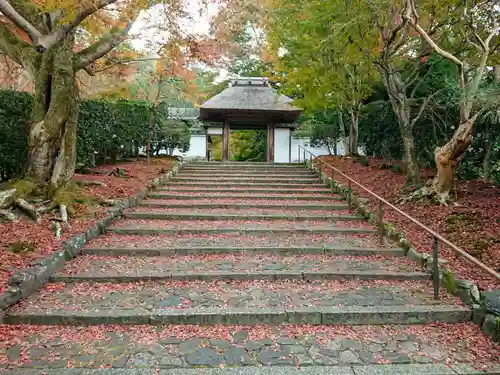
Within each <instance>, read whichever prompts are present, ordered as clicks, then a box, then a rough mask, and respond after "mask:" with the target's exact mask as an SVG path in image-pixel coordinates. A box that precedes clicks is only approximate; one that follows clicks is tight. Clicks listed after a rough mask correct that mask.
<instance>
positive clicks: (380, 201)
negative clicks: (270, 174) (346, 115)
mask: <svg viewBox="0 0 500 375" xmlns="http://www.w3.org/2000/svg"><path fill="white" fill-rule="evenodd" d="M298 153H299V163H300V162H303V163H307V162H308V161H309V166H310V168H311V169H313V161H314V159H317V160H318V162H317V163H318V169H319V171H320V176H321V173H322V172H323V170H324V168H325V167H328V168H330V170H331V179H332V182H333V181H334V180H335V179H334V177H335V174H338V175H340V176H342V177H344V178H345V179H346V180H347V185H348V191H347V205H348V207H349V210H351V209H352V196H351V195H352V185H353V184H354V185H356V186H358V187H359V188H361V189H362V190H364V191H366V192H367V193H368V194H369V195H370V196H372V197H373V198H375V199H376V201H377V222H378V225H379V241H380V242H381V243H383V242H384V235H385V233H384V225H383V220H384V211H383V206H384V205H385V206H387V207H389V208H390V209H392V210H393V211H395V212H397V213H398V214H400V215H401V216H404V217H405V218H407V219H408V220H410V221H411V222H412V223H413V224H415V225H417V226H418V227H419V228H420V229H422V230H424V231H425V232H427V233H428V234H429V235H431V236H432V238H433V244H432V248H433V254H432V262H433V263H432V280H433V285H434V298H435V299H439V285H440V284H439V243H440V242H441V243H443V244H446V245H448V246H449V247H450V248H451V249H452V250H453V251H454V252H455V253H457V254H459V255H461V256H463V257H464V258H466V259H467V260H469V261H470V262H472V263H474V264H475V265H476V266H478V267H480V268H482V269H483V270H484V271H486V272H487V273H488V274H490V275H491V276H493V277H495V278H496V279H498V280H500V274H499V273H498V272H496V271H495V270H493V269H492V268H490V267H488V266H487V265H486V264H484V263H482V262H481V261H479V260H477V259H476V258H474V257H473V256H472V255H470V254H469V253H467V252H466V251H465V250H463V249H461V248H459V247H458V246H457V245H455V244H454V243H452V242H450V241H449V240H447V239H446V238H444V237H443V236H441V235H440V234H439V233H437V232H435V231H433V230H432V229H431V228H429V227H427V226H426V225H424V224H422V223H421V222H420V221H418V220H417V219H415V218H413V217H411V216H410V215H409V214H407V213H406V212H404V211H403V210H401V209H400V208H398V207H396V206H394V205H393V204H392V203H389V202H388V201H387V200H385V199H384V198H382V197H381V196H379V195H377V194H376V193H374V192H373V191H371V190H370V189H368V188H367V187H366V186H363V185H362V184H360V183H359V182H357V181H355V180H353V179H352V178H351V177H349V176H347V175H346V174H345V173H342V172H341V171H340V170H339V169H337V168H335V167H334V166H333V165H331V164H329V163H327V162H325V161H322V160H321V159H319V158H318V156H316V155H314V154H313V153H312V152H311V151H309V150H307V149H306V148H304V147H303V146H300V145H299V150H298ZM301 154H302V159H301Z"/></svg>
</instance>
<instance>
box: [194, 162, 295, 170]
mask: <svg viewBox="0 0 500 375" xmlns="http://www.w3.org/2000/svg"><path fill="white" fill-rule="evenodd" d="M187 166H190V167H207V166H208V167H212V168H240V167H251V168H298V167H302V168H305V167H304V164H302V163H269V162H241V161H240V162H224V163H222V162H210V161H209V162H197V163H189V164H186V167H187Z"/></svg>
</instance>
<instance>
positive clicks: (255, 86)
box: [200, 78, 302, 123]
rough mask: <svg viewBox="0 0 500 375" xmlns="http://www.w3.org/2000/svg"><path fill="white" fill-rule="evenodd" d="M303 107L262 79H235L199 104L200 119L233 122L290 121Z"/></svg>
mask: <svg viewBox="0 0 500 375" xmlns="http://www.w3.org/2000/svg"><path fill="white" fill-rule="evenodd" d="M301 112H302V109H300V108H297V107H295V106H293V105H292V99H290V98H289V97H287V96H285V95H280V94H278V93H277V91H276V90H274V89H273V88H272V87H271V86H270V85H269V82H268V81H267V80H266V79H265V78H238V79H235V80H232V81H231V82H230V83H229V87H228V88H226V89H225V90H224V91H222V92H221V93H220V94H217V95H215V96H214V97H213V98H211V99H209V100H208V101H207V102H205V103H204V104H203V105H202V106H201V107H200V119H201V120H205V121H225V120H227V121H229V122H232V123H245V122H247V123H267V122H280V123H292V122H295V121H296V120H297V118H298V117H299V116H300V113H301Z"/></svg>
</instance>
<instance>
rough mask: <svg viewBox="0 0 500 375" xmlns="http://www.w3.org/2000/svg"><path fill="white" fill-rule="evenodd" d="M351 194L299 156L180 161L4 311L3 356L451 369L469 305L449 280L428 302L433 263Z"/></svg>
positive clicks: (145, 369)
mask: <svg viewBox="0 0 500 375" xmlns="http://www.w3.org/2000/svg"><path fill="white" fill-rule="evenodd" d="M346 203H347V202H346V201H345V200H344V199H343V198H342V197H340V196H338V195H334V194H331V192H330V190H329V189H327V188H326V187H325V185H324V184H322V183H320V180H319V178H318V177H317V176H316V175H315V174H314V173H313V172H311V171H309V170H307V169H306V168H304V166H303V165H300V164H294V165H290V164H276V163H239V162H238V163H237V162H230V163H217V162H200V163H191V164H187V165H186V166H185V167H184V168H183V169H182V170H181V172H180V173H179V174H177V175H176V176H174V177H173V178H172V179H171V181H170V182H169V184H168V185H166V186H164V187H162V188H160V189H156V190H154V191H151V192H150V193H149V194H148V196H147V197H146V199H145V200H143V201H142V202H140V203H139V205H138V206H137V207H135V208H133V209H126V210H125V211H124V213H123V217H122V218H121V219H120V220H116V221H114V222H113V223H112V225H111V226H110V227H108V228H107V230H106V231H105V233H104V234H103V235H101V236H99V237H98V238H96V239H93V240H91V241H90V242H89V243H87V244H86V246H85V247H84V249H83V250H82V253H81V255H80V256H78V257H77V258H76V259H73V260H71V261H69V262H67V263H66V265H65V267H64V268H62V269H61V270H59V271H58V273H57V274H55V275H53V277H52V279H51V280H50V282H49V284H47V286H46V287H45V288H44V289H42V290H41V291H39V292H38V293H36V294H34V295H32V296H30V297H28V298H27V299H26V300H25V301H23V303H21V304H18V305H17V306H15V307H13V308H11V309H10V310H9V311H7V313H6V315H5V316H4V318H3V320H4V322H5V323H7V324H13V326H12V330H13V331H15V330H19V332H18V333H17V334H16V333H15V332H14V336H15V337H13V339H12V342H16V343H17V342H18V343H20V344H19V345H20V346H19V351H18V352H16V349H15V348H13V349H9V350H11V351H10V352H9V353H8V359H9V361H10V362H8V363H13V362H14V360H13V358H14V357H15V356H16V353H19V355H18V357H19V359H18V361H17V362H16V363H17V364H16V365H17V366H21V365H22V366H23V368H22V369H21V370H22V371H23V372H22V374H23V375H38V373H37V374H34V373H33V374H31V373H29V372H27V371H29V370H28V368H30V367H32V368H40V369H44V370H43V371H45V372H46V373H48V374H49V373H50V374H52V373H54V375H76V373H74V374H73V373H66V372H64V371H70V370H73V369H67V370H66V369H63V368H66V367H77V368H78V367H80V368H85V373H86V374H87V373H88V374H89V375H90V374H91V372H89V371H91V370H89V369H88V368H90V367H92V368H96V369H97V368H98V367H99V368H101V367H103V369H102V371H103V372H102V375H104V372H105V373H106V374H109V375H114V374H115V373H116V374H117V375H118V374H122V372H120V371H127V370H124V369H121V368H132V369H136V371H138V372H136V373H133V374H131V375H139V374H145V373H148V374H149V372H151V371H156V372H155V373H158V374H165V375H177V374H181V373H182V374H185V375H188V374H191V372H189V371H191V370H190V368H192V370H193V371H196V374H198V373H200V371H201V372H203V373H205V372H206V371H207V370H206V369H200V368H199V367H214V368H213V369H209V370H208V371H207V372H206V373H207V375H208V374H212V373H213V374H214V375H215V374H219V371H225V370H227V371H229V372H231V373H234V374H241V375H267V374H269V373H270V372H271V371H272V372H278V373H285V372H286V374H288V375H290V374H294V372H293V371H298V372H297V375H299V373H300V374H303V375H313V374H314V375H319V374H327V373H328V374H334V373H335V374H338V375H390V374H391V375H392V374H408V375H417V374H418V375H426V374H429V375H431V374H432V375H438V374H441V373H442V374H443V375H448V374H451V373H450V372H449V371H448V370H451V367H450V366H449V364H450V363H457V362H460V361H463V360H464V357H458V356H457V353H458V352H460V351H461V350H462V348H463V341H460V340H458V339H457V334H456V332H458V331H460V332H464V334H467V333H466V332H472V331H471V330H470V329H469V328H468V323H464V322H467V321H468V320H470V318H471V311H470V308H468V307H464V306H462V304H461V303H460V301H459V300H458V299H456V298H455V297H452V296H450V295H448V294H447V293H446V292H445V291H444V290H442V291H441V299H440V300H434V299H433V288H432V281H431V279H430V277H431V274H430V272H428V271H427V270H425V269H422V268H420V266H417V265H416V264H415V263H413V262H412V261H410V260H409V259H408V258H406V257H405V256H404V255H405V254H404V251H403V250H402V249H401V248H398V247H397V245H395V244H391V243H387V244H380V243H379V232H378V230H377V228H376V227H374V226H373V225H370V224H369V223H367V222H366V221H364V220H363V219H362V218H361V217H359V216H357V214H356V213H355V212H354V211H351V210H349V209H348V207H347V204H346ZM436 323H437V324H436ZM27 324H30V325H37V326H38V327H37V330H34V327H32V326H28V325H27ZM417 324H418V325H419V326H418V328H417V327H415V325H417ZM56 325H57V326H58V327H55V326H56ZM374 325H377V326H376V327H375V326H374ZM124 326H126V327H124ZM31 332H36V333H35V334H33V335H32V334H31ZM44 332H46V333H44ZM446 335H448V336H446ZM469 336H470V335H469ZM2 337H4V336H2ZM453 340H455V341H456V342H457V343H456V348H455V347H453V345H455V344H454V342H455V341H453ZM458 341H460V342H458ZM450 346H452V347H451V348H450ZM476 346H478V347H482V346H481V343H478V344H477V345H476ZM40 352H43V353H45V355H42V356H41V355H40ZM481 353H482V354H481V356H480V358H479V357H478V358H476V357H474V358H476V359H475V361H476V362H477V361H479V362H477V363H480V362H481V361H482V360H483V359H485V360H489V359H491V358H492V357H493V356H490V357H488V356H487V355H485V354H484V351H483V352H481ZM45 357H50V359H51V360H52V361H51V362H48V361H47V362H45ZM28 360H32V362H31V363H26V361H28ZM23 361H24V362H23ZM4 362H5V358H4V357H2V351H1V344H0V367H3V363H4ZM428 362H438V363H439V364H436V365H430V364H428ZM20 363H22V364H20ZM381 363H382V364H381ZM390 363H394V366H400V367H391V366H388V365H387V364H390ZM445 363H446V364H447V365H445ZM396 364H397V365H396ZM415 364H421V365H419V366H417V365H415ZM270 365H273V368H272V370H271V371H270V370H269V369H268V368H266V367H261V366H270ZM276 365H281V366H286V367H276ZM225 366H227V367H230V368H228V369H223V368H222V367H225ZM320 366H323V367H320ZM324 366H330V367H324ZM331 366H335V367H331ZM401 366H403V367H401ZM404 366H417V367H411V368H410V367H404ZM421 366H437V367H426V368H425V369H424V367H421ZM439 366H440V367H439ZM57 367H60V369H57V370H56V371H59V370H61V371H63V372H61V373H60V374H59V373H58V372H54V371H52V372H51V371H47V370H45V369H47V368H50V369H51V370H52V369H55V368H57ZM104 367H106V368H104ZM233 367H238V368H237V369H236V368H233ZM115 368H120V369H119V370H116V371H118V372H116V371H115ZM296 368H297V369H296ZM158 369H159V370H158ZM426 369H427V370H428V372H426V371H427V370H426ZM457 369H458V367H457ZM464 369H465V367H464ZM466 370H467V371H468V370H469V369H468V368H467V369H466ZM75 371H77V373H78V374H79V372H78V371H79V370H75ZM170 371H173V372H172V373H170ZM248 371H250V372H248ZM391 371H392V372H391ZM451 371H453V372H452V373H458V370H457V371H455V370H451ZM464 371H465V370H464ZM467 373H469V374H470V373H473V372H470V371H469V372H467ZM127 374H128V373H127V372H123V375H127ZM192 374H193V375H194V374H195V373H192ZM227 374H228V373H227ZM96 375H101V374H100V373H99V374H97V373H96ZM221 375H226V373H224V374H222V373H221Z"/></svg>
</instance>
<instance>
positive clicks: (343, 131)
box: [338, 111, 349, 155]
mask: <svg viewBox="0 0 500 375" xmlns="http://www.w3.org/2000/svg"><path fill="white" fill-rule="evenodd" d="M338 113H339V128H340V129H339V130H340V137H341V138H342V147H343V148H344V155H347V154H349V139H348V138H347V132H346V129H345V124H344V114H343V113H342V111H339V112H338Z"/></svg>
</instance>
